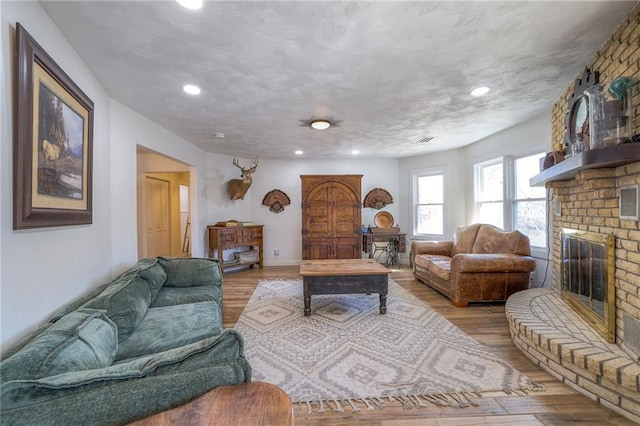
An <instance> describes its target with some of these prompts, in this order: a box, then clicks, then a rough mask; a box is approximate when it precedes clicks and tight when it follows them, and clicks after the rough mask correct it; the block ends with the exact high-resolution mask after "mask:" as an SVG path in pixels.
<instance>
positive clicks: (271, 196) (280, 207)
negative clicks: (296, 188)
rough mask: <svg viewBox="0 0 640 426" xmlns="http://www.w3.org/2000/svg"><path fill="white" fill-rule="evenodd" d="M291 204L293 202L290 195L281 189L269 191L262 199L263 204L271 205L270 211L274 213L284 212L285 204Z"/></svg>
mask: <svg viewBox="0 0 640 426" xmlns="http://www.w3.org/2000/svg"><path fill="white" fill-rule="evenodd" d="M289 204H291V200H290V199H289V196H288V195H287V194H285V193H284V192H283V191H280V190H279V189H274V190H272V191H269V192H267V195H265V196H264V198H263V199H262V205H263V206H267V207H269V211H270V212H273V213H281V212H283V211H284V206H288V205H289Z"/></svg>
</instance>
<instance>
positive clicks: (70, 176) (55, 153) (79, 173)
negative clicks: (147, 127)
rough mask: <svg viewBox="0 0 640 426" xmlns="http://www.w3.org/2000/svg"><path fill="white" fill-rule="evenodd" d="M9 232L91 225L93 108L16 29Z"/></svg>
mask: <svg viewBox="0 0 640 426" xmlns="http://www.w3.org/2000/svg"><path fill="white" fill-rule="evenodd" d="M15 47H16V50H15V57H16V66H15V76H14V78H15V97H14V99H15V101H14V108H15V109H14V111H15V113H14V146H13V229H28V228H42V227H51V226H68V225H84V224H91V223H92V195H93V194H92V193H93V190H92V189H93V188H92V187H93V102H92V101H91V99H89V97H88V96H87V95H86V94H85V93H84V92H83V91H82V90H81V89H80V88H79V87H78V86H77V85H76V84H75V83H74V82H73V80H71V78H70V77H69V76H68V75H67V74H66V73H65V72H64V71H63V70H62V68H60V66H58V64H57V63H56V62H55V61H54V60H53V59H52V58H51V57H50V56H49V55H48V54H47V52H45V51H44V49H43V48H42V47H41V46H40V45H39V44H38V43H37V42H36V41H35V40H34V39H33V38H32V37H31V35H30V34H29V33H28V32H27V31H26V30H25V29H24V27H23V26H22V25H20V23H17V24H16V36H15Z"/></svg>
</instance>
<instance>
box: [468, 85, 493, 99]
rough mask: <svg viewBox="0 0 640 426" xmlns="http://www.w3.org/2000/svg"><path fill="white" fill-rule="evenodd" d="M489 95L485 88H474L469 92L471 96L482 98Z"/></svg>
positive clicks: (487, 89)
mask: <svg viewBox="0 0 640 426" xmlns="http://www.w3.org/2000/svg"><path fill="white" fill-rule="evenodd" d="M487 93H489V88H488V87H487V86H482V87H476V88H475V89H473V90H472V91H471V96H476V97H478V96H484V95H486V94H487Z"/></svg>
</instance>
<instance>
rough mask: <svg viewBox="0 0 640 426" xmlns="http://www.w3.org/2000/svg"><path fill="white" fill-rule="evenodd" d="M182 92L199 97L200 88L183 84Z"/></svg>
mask: <svg viewBox="0 0 640 426" xmlns="http://www.w3.org/2000/svg"><path fill="white" fill-rule="evenodd" d="M182 90H184V91H185V93H188V94H189V95H199V94H200V88H199V87H198V86H195V85H193V84H185V85H184V86H182Z"/></svg>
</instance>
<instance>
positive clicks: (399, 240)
mask: <svg viewBox="0 0 640 426" xmlns="http://www.w3.org/2000/svg"><path fill="white" fill-rule="evenodd" d="M406 236H407V234H406V233H402V232H394V231H392V230H389V232H384V233H369V234H362V250H364V252H365V253H367V254H368V255H369V259H371V258H373V252H374V249H373V243H387V244H389V243H392V242H394V241H396V244H397V246H396V250H397V252H398V253H406V251H407V243H406Z"/></svg>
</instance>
